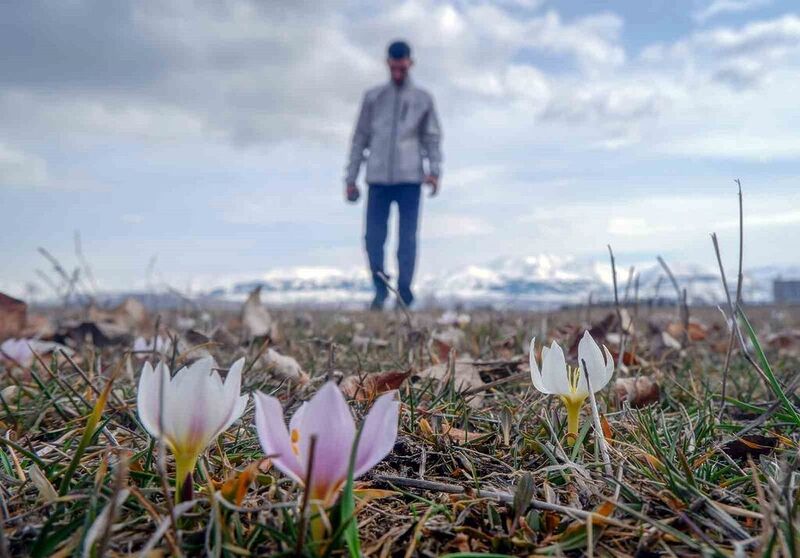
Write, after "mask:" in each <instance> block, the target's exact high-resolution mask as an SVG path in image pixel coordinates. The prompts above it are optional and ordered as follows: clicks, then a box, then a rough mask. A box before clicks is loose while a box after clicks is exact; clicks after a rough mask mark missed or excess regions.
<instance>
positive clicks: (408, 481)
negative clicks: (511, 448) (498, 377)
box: [373, 475, 631, 528]
mask: <svg viewBox="0 0 800 558" xmlns="http://www.w3.org/2000/svg"><path fill="white" fill-rule="evenodd" d="M373 478H374V479H375V480H376V481H378V482H383V483H386V484H393V485H395V486H398V487H406V488H416V489H419V490H432V491H434V492H444V493H446V494H464V495H468V496H469V495H474V496H476V497H478V498H491V499H493V500H499V501H501V502H504V503H507V504H513V503H514V495H513V494H511V493H509V492H496V491H493V490H468V489H466V488H464V487H463V486H460V485H457V484H448V483H444V482H436V481H429V480H422V479H412V478H408V477H397V476H393V475H376V476H375V477H373ZM530 506H531V507H532V508H536V509H539V510H545V511H554V512H558V513H563V514H566V515H569V516H571V517H573V518H575V519H583V520H586V519H592V520H593V521H597V522H598V523H602V522H606V523H608V524H610V525H615V526H617V527H623V528H631V526H630V525H627V524H625V523H624V522H622V521H618V520H616V519H613V518H611V517H606V516H604V515H600V514H598V513H594V512H590V511H585V510H579V509H577V508H570V507H568V506H561V505H559V504H551V503H550V502H543V501H541V500H536V499H535V498H532V499H531V501H530Z"/></svg>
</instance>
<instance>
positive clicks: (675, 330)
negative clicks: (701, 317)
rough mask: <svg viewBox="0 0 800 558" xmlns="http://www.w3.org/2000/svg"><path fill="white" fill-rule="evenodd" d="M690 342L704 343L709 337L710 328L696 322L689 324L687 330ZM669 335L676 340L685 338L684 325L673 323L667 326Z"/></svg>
mask: <svg viewBox="0 0 800 558" xmlns="http://www.w3.org/2000/svg"><path fill="white" fill-rule="evenodd" d="M687 331H688V332H689V333H688V336H689V341H703V340H704V339H705V338H706V337H707V336H708V328H707V327H706V326H704V325H703V324H701V323H700V322H698V321H696V320H691V321H690V322H689V328H688V330H687ZM667 333H669V334H670V335H671V336H672V337H674V338H675V339H681V338H682V337H683V324H682V323H680V322H672V323H670V324H669V325H668V326H667Z"/></svg>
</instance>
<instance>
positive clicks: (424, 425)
mask: <svg viewBox="0 0 800 558" xmlns="http://www.w3.org/2000/svg"><path fill="white" fill-rule="evenodd" d="M417 425H418V426H419V429H420V430H421V431H422V435H423V436H425V437H426V438H433V436H434V434H433V428H431V423H429V422H428V419H426V418H425V417H420V419H419V421H417Z"/></svg>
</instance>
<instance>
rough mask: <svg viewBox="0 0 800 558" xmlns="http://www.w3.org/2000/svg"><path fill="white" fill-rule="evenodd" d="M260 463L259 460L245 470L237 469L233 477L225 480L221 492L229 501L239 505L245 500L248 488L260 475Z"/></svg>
mask: <svg viewBox="0 0 800 558" xmlns="http://www.w3.org/2000/svg"><path fill="white" fill-rule="evenodd" d="M259 464H260V462H259V461H254V462H252V463H250V464H249V465H248V466H247V467H245V468H244V469H243V470H241V471H236V472H235V473H234V474H233V475H232V476H231V477H228V479H227V480H225V482H224V483H223V484H222V487H221V488H220V492H221V493H222V496H223V497H224V498H225V499H226V500H227V501H228V502H231V503H233V504H236V505H237V506H241V505H242V500H244V497H245V495H246V494H247V489H248V488H249V487H250V484H251V483H252V482H253V481H254V480H255V478H256V476H258V473H259V470H258V466H259Z"/></svg>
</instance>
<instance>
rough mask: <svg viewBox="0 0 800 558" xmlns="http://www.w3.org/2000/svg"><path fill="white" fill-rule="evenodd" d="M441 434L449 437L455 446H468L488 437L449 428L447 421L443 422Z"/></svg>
mask: <svg viewBox="0 0 800 558" xmlns="http://www.w3.org/2000/svg"><path fill="white" fill-rule="evenodd" d="M442 434H444V435H445V436H447V437H449V438H450V439H451V440H453V441H454V442H455V443H457V444H468V443H470V442H474V441H475V440H478V439H480V438H485V437H486V436H488V435H489V434H487V433H486V432H467V431H466V430H462V429H460V428H456V427H455V426H451V425H450V423H448V422H447V421H443V423H442Z"/></svg>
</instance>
